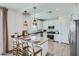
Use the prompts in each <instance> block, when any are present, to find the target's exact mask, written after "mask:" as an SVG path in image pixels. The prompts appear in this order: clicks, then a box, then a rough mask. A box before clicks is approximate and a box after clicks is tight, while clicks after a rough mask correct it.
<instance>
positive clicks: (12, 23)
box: [8, 9, 23, 50]
mask: <svg viewBox="0 0 79 59" xmlns="http://www.w3.org/2000/svg"><path fill="white" fill-rule="evenodd" d="M22 20H23V17H22V14H21V13H19V12H18V11H16V10H12V9H8V38H9V44H8V45H9V50H11V49H12V45H13V41H12V38H11V35H12V34H14V33H15V32H18V33H19V34H21V31H22V23H23V21H22Z"/></svg>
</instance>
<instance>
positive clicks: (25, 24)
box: [22, 11, 28, 36]
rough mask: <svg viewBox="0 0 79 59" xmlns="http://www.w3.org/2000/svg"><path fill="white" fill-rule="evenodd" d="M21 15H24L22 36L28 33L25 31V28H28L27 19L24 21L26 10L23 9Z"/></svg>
mask: <svg viewBox="0 0 79 59" xmlns="http://www.w3.org/2000/svg"><path fill="white" fill-rule="evenodd" d="M23 15H24V17H25V18H24V23H23V31H22V35H23V36H24V35H27V34H28V32H27V30H28V24H27V21H26V16H27V11H24V13H23Z"/></svg>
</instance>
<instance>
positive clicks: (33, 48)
mask: <svg viewBox="0 0 79 59" xmlns="http://www.w3.org/2000/svg"><path fill="white" fill-rule="evenodd" d="M28 45H29V47H28V53H29V55H30V56H36V55H37V54H38V53H41V56H42V48H41V47H40V46H37V45H34V44H33V43H32V42H31V43H28Z"/></svg>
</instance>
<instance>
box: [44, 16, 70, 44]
mask: <svg viewBox="0 0 79 59" xmlns="http://www.w3.org/2000/svg"><path fill="white" fill-rule="evenodd" d="M70 18H71V17H70V16H62V17H59V18H58V19H57V20H49V21H45V22H44V23H43V29H47V30H48V26H52V25H54V26H55V31H58V32H59V34H55V40H56V41H59V42H64V43H69V40H68V33H69V25H70V21H71V19H70Z"/></svg>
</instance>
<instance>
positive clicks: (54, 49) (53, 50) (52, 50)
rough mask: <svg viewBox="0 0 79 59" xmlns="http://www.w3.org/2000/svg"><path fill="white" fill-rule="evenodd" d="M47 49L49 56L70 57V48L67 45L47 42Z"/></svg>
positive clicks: (51, 41)
mask: <svg viewBox="0 0 79 59" xmlns="http://www.w3.org/2000/svg"><path fill="white" fill-rule="evenodd" d="M48 47H49V49H48V55H49V56H70V46H69V45H68V44H62V43H58V42H53V40H49V41H48Z"/></svg>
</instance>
